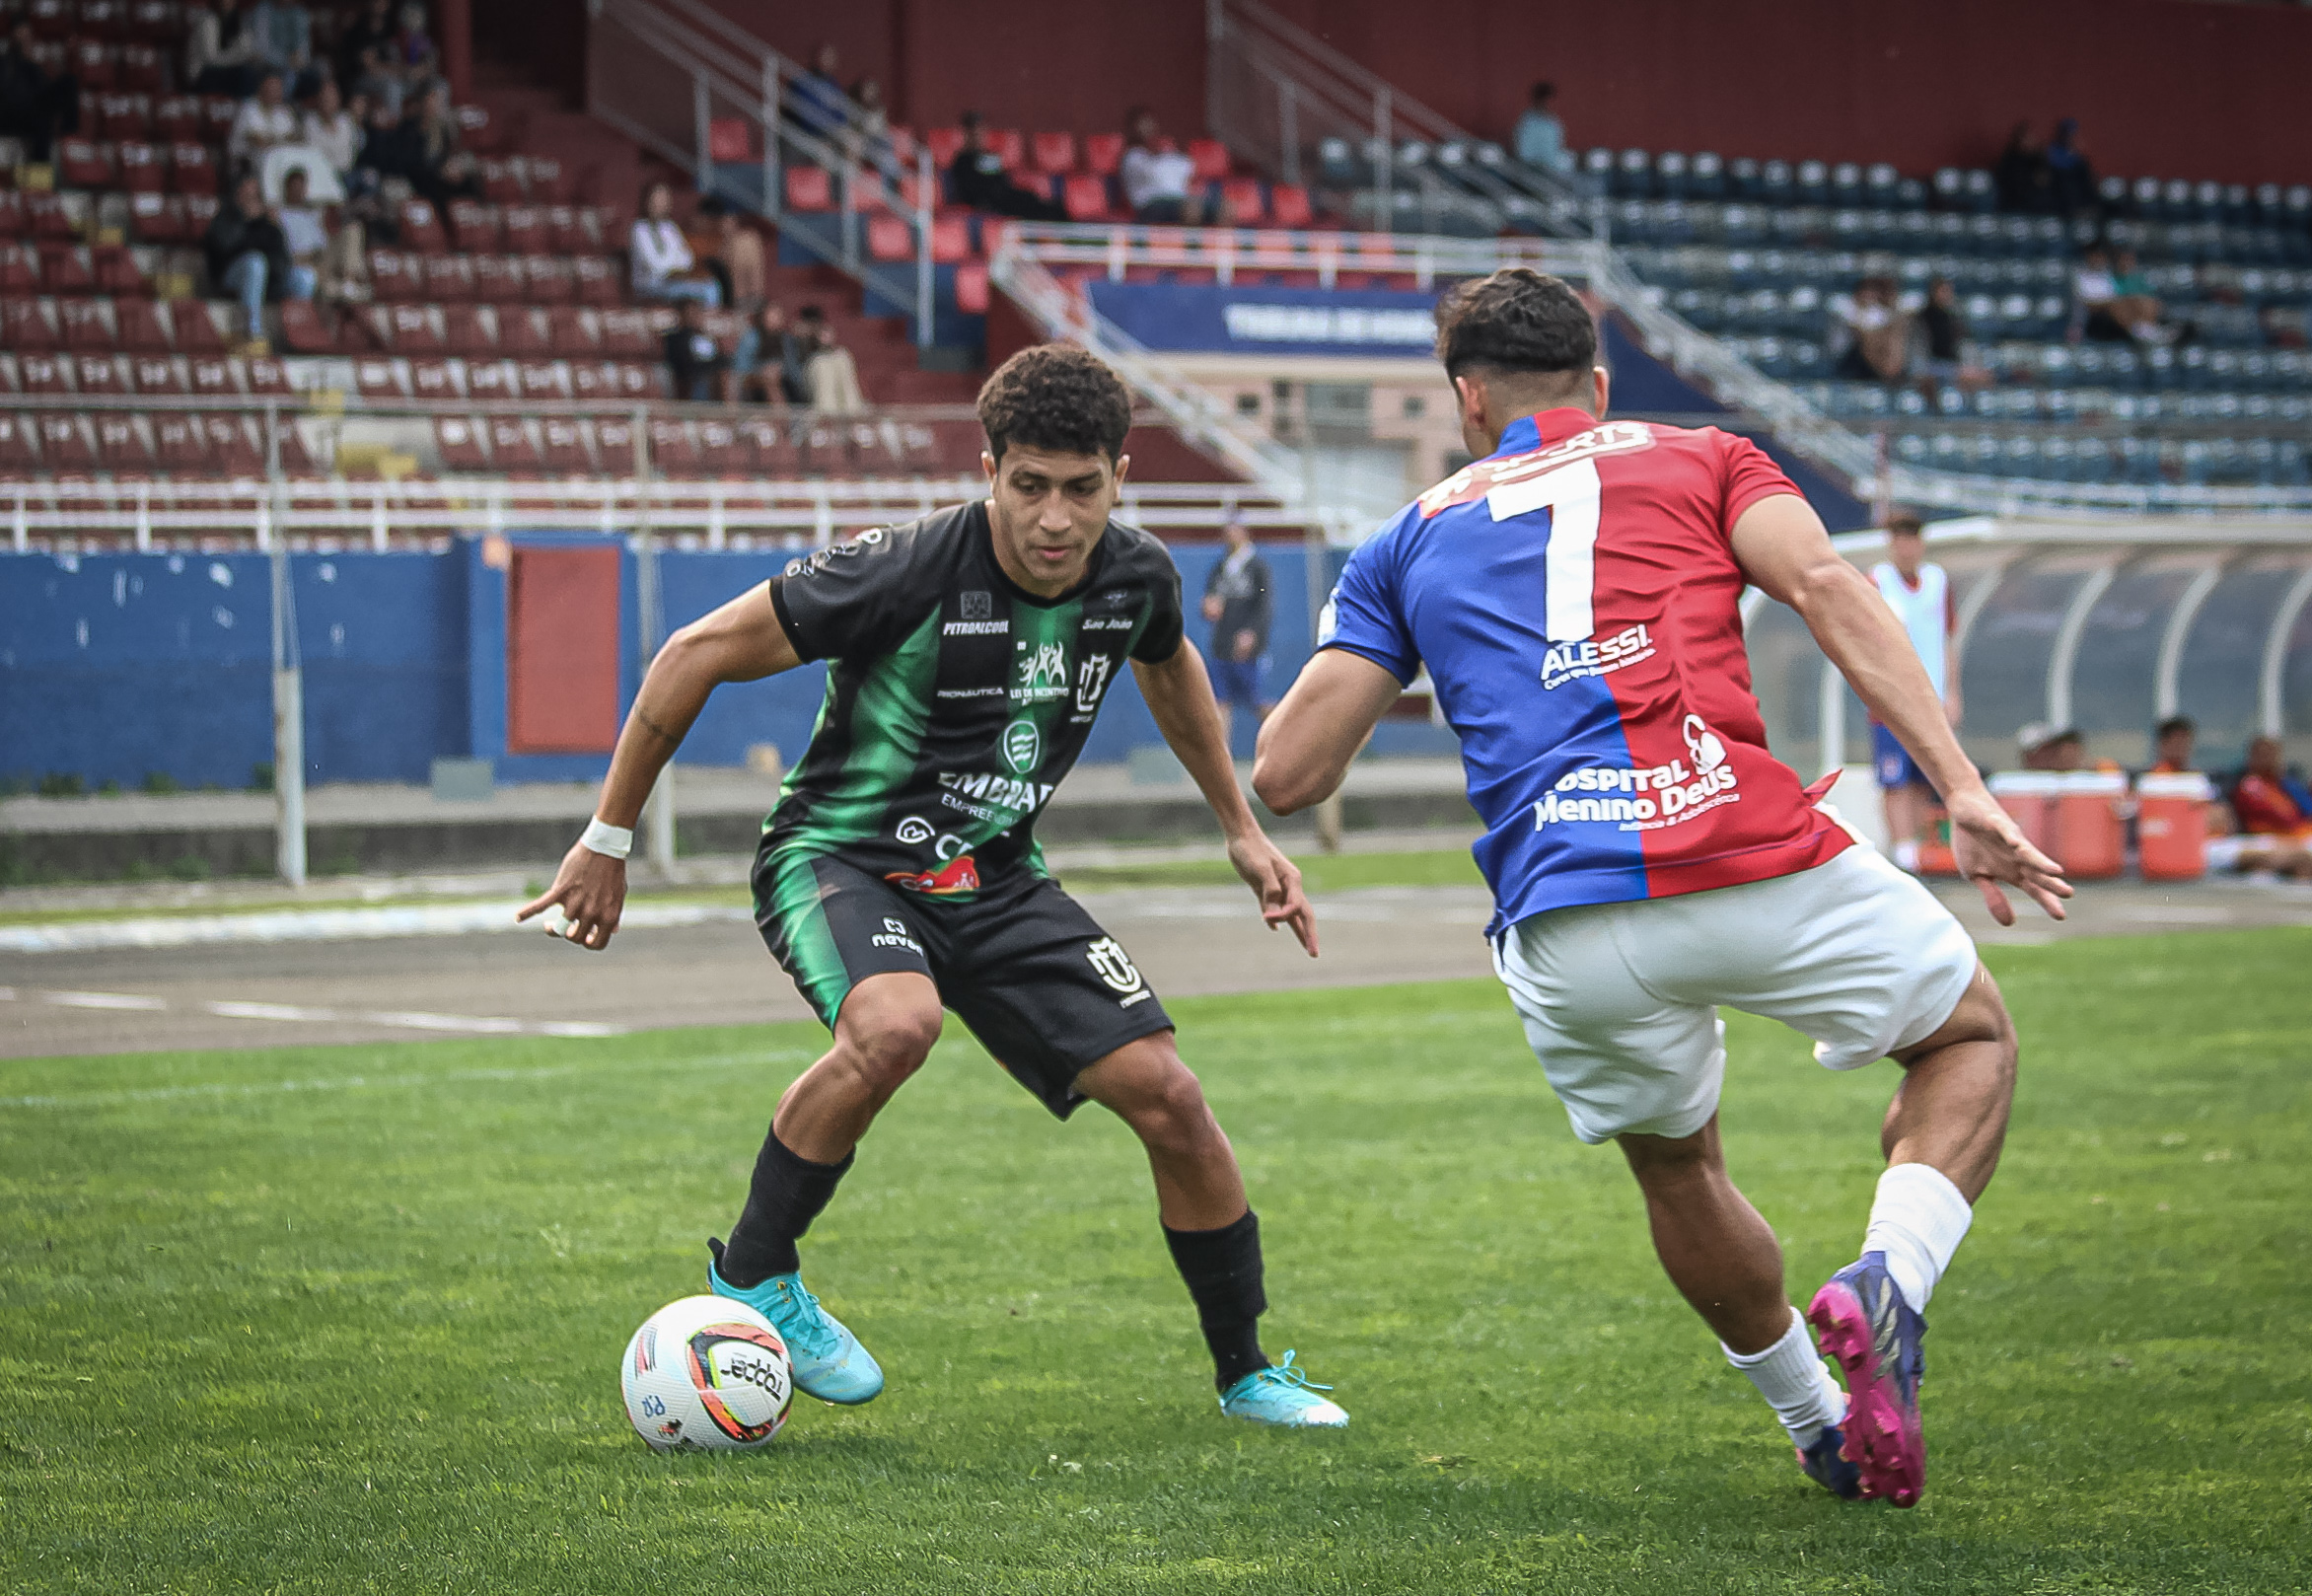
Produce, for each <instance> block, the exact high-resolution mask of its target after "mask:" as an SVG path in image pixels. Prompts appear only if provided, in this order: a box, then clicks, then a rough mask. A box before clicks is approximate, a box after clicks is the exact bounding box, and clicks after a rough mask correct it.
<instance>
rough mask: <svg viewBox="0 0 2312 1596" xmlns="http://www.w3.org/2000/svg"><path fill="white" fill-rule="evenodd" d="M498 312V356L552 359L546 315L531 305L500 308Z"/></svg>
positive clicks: (551, 344) (552, 350)
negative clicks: (545, 323)
mask: <svg viewBox="0 0 2312 1596" xmlns="http://www.w3.org/2000/svg"><path fill="white" fill-rule="evenodd" d="M497 311H498V353H500V354H503V355H511V356H514V357H515V358H517V359H519V358H521V357H523V356H531V357H535V358H537V359H542V360H543V359H550V358H552V356H553V352H554V345H553V339H552V337H551V336H550V335H549V334H548V332H547V329H546V326H545V325H544V313H543V312H542V311H540V310H535V309H533V308H532V307H530V306H528V305H500V306H499V307H498V308H497Z"/></svg>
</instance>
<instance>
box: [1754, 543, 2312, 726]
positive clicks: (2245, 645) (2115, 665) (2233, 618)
mask: <svg viewBox="0 0 2312 1596" xmlns="http://www.w3.org/2000/svg"><path fill="white" fill-rule="evenodd" d="M1927 536H1928V544H1929V548H1928V558H1930V559H1932V560H1934V561H1936V562H1937V563H1939V564H1941V565H1942V566H1943V567H1944V568H1945V569H1946V570H1947V571H1948V572H1949V573H1950V578H1951V591H1952V595H1953V600H1954V603H1955V605H1956V609H1957V616H1956V626H1957V632H1958V640H1957V653H1958V657H1959V660H1960V688H1961V693H1962V701H1963V707H1964V717H1963V719H1962V721H1961V723H1960V727H1959V732H1960V741H1961V743H1962V744H1963V745H1964V746H1965V748H1966V750H1967V752H1968V754H1969V756H1970V757H1971V758H1973V759H1974V760H1975V761H1976V762H1977V763H1979V764H1982V765H1984V766H1985V767H1987V768H1990V769H1997V768H2002V767H2007V766H2011V765H2013V764H2015V763H2016V762H2017V761H2018V758H2019V751H2018V749H2017V747H2016V743H2015V737H2016V733H2017V732H2018V731H2019V730H2021V729H2022V728H2023V727H2024V726H2026V725H2030V724H2033V723H2044V724H2047V725H2050V726H2056V727H2064V728H2072V729H2076V730H2078V731H2079V732H2081V733H2082V734H2083V735H2084V737H2085V738H2086V741H2087V748H2088V753H2089V756H2090V757H2091V758H2093V759H2109V760H2113V761H2116V762H2120V763H2122V764H2132V765H2140V764H2143V763H2146V762H2148V761H2149V758H2150V752H2149V746H2150V734H2151V729H2152V727H2153V726H2154V725H2155V724H2156V723H2157V722H2158V721H2159V720H2161V719H2163V718H2165V717H2167V716H2169V715H2176V714H2183V715H2189V716H2191V717H2192V718H2193V719H2194V720H2195V721H2196V722H2198V725H2199V730H2200V744H2201V748H2202V751H2203V759H2204V762H2206V763H2207V764H2208V766H2209V767H2210V768H2223V767H2224V766H2226V765H2227V764H2230V765H2236V764H2237V763H2238V762H2239V760H2240V757H2241V754H2242V752H2243V750H2244V748H2245V745H2246V743H2247V741H2248V739H2250V738H2251V737H2256V736H2274V737H2279V738H2281V739H2282V740H2283V742H2284V743H2285V744H2286V746H2287V749H2288V753H2289V756H2290V757H2291V758H2292V759H2297V760H2301V759H2304V758H2306V757H2307V755H2312V519H2294V520H2260V519H2250V518H2237V517H2226V518H2208V519H2192V518H2181V517H2161V518H2127V519H2119V520H2082V519H2066V518H2058V517H2044V516H2042V517H2029V516H2018V517H1988V516H1985V517H1969V518H1965V519H1958V520H1949V521H1943V522H1939V523H1931V524H1930V525H1929V526H1928V528H1927ZM1839 543H1840V544H1841V545H1842V550H1843V551H1844V552H1845V553H1846V554H1847V556H1848V557H1849V558H1851V559H1854V560H1856V561H1857V562H1858V563H1861V564H1863V565H1865V566H1867V565H1869V564H1870V563H1872V562H1873V561H1874V559H1875V557H1876V554H1877V552H1878V550H1879V549H1880V548H1881V547H1882V546H1883V541H1882V537H1881V535H1880V534H1878V533H1854V534H1849V535H1847V536H1846V537H1843V538H1842V539H1840V540H1839ZM1744 611H1745V614H1746V616H1747V617H1748V619H1749V633H1750V656H1751V668H1752V674H1753V678H1754V685H1755V687H1756V689H1757V691H1758V695H1759V702H1760V705H1761V708H1762V709H1763V710H1764V712H1765V715H1766V723H1767V735H1768V739H1769V742H1770V745H1771V746H1772V747H1773V749H1774V751H1775V753H1776V754H1777V755H1779V756H1780V757H1782V758H1783V759H1785V760H1788V761H1789V762H1792V763H1794V764H1796V765H1798V766H1799V767H1801V768H1802V769H1809V770H1823V769H1828V768H1830V767H1831V766H1833V765H1841V764H1844V763H1846V762H1849V761H1850V760H1853V759H1857V758H1860V757H1862V756H1863V755H1864V754H1865V753H1866V751H1867V749H1868V746H1869V742H1868V739H1869V727H1868V720H1867V717H1866V715H1865V713H1864V711H1863V708H1862V705H1861V703H1860V702H1859V701H1858V700H1856V698H1855V697H1854V695H1853V693H1852V692H1851V691H1850V690H1849V689H1847V688H1846V686H1845V684H1844V683H1843V682H1842V680H1840V678H1839V676H1838V674H1837V673H1836V672H1835V671H1833V670H1832V669H1831V668H1830V666H1829V663H1828V662H1827V661H1826V660H1825V659H1824V657H1823V655H1822V652H1821V650H1820V649H1818V648H1816V646H1815V644H1814V640H1813V638H1812V637H1811V636H1809V635H1808V634H1807V631H1806V628H1805V626H1804V624H1803V623H1802V622H1801V621H1800V620H1799V618H1798V617H1797V616H1796V615H1795V614H1793V613H1792V612H1790V611H1789V610H1786V609H1784V608H1783V607H1782V606H1780V605H1777V604H1773V603H1770V602H1769V601H1768V600H1767V599H1766V598H1765V596H1764V595H1763V594H1757V593H1753V594H1751V595H1749V596H1748V597H1747V598H1746V600H1745V603H1744Z"/></svg>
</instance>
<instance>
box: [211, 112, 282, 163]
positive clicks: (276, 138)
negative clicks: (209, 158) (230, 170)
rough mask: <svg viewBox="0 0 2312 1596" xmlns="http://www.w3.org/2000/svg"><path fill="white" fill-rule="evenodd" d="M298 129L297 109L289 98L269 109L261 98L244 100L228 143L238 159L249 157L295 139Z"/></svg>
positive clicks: (227, 139) (235, 118)
mask: <svg viewBox="0 0 2312 1596" xmlns="http://www.w3.org/2000/svg"><path fill="white" fill-rule="evenodd" d="M297 132H298V129H297V112H296V111H295V110H293V109H290V107H289V105H288V103H287V102H283V103H282V104H280V105H278V106H275V107H273V108H272V109H270V110H267V109H265V105H264V102H263V101H261V100H244V101H243V102H242V103H241V111H240V113H239V114H238V115H236V116H235V117H234V118H233V131H232V133H231V134H229V135H228V136H227V138H226V143H227V145H228V146H229V147H230V148H231V149H232V151H233V154H234V157H235V158H236V159H237V160H244V161H246V160H247V159H249V157H251V156H252V155H256V154H260V153H262V152H263V151H266V150H269V149H271V148H272V147H273V146H274V145H276V144H294V143H296V142H297Z"/></svg>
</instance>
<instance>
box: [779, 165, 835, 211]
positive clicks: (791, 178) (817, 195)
mask: <svg viewBox="0 0 2312 1596" xmlns="http://www.w3.org/2000/svg"><path fill="white" fill-rule="evenodd" d="M786 190H787V209H789V210H797V211H831V210H833V209H834V179H833V178H832V177H831V176H830V175H829V174H828V172H827V170H826V168H824V167H789V168H787V171H786Z"/></svg>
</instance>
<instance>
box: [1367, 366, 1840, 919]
mask: <svg viewBox="0 0 2312 1596" xmlns="http://www.w3.org/2000/svg"><path fill="white" fill-rule="evenodd" d="M1797 491H1798V489H1797V488H1796V487H1795V486H1793V485H1792V484H1791V481H1790V479H1789V478H1788V477H1787V476H1785V475H1783V474H1782V472H1781V470H1780V469H1779V468H1778V467H1776V466H1775V465H1774V463H1773V462H1772V461H1771V460H1770V459H1768V457H1767V456H1766V454H1765V453H1764V452H1763V451H1762V450H1760V449H1759V448H1758V446H1757V445H1755V444H1753V443H1751V442H1750V441H1749V440H1748V439H1745V438H1739V437H1735V436H1733V435H1732V434H1729V433H1725V432H1721V431H1719V430H1718V429H1716V428H1715V427H1703V428H1698V429H1688V428H1684V427H1672V426H1662V425H1659V424H1656V423H1654V422H1648V421H1606V422H1599V421H1596V420H1594V419H1592V418H1591V416H1590V415H1589V414H1588V413H1587V412H1586V411H1583V410H1577V409H1557V410H1548V411H1544V412H1543V413H1542V414H1540V415H1537V416H1530V417H1525V418H1522V419H1520V420H1517V421H1513V422H1511V423H1510V425H1509V427H1508V429H1507V430H1506V431H1505V432H1504V433H1503V434H1502V436H1501V446H1500V448H1499V449H1498V450H1497V451H1495V452H1494V453H1493V454H1492V455H1490V456H1488V457H1486V458H1485V459H1483V460H1481V461H1478V462H1477V463H1475V464H1474V465H1471V466H1469V467H1467V468H1466V469H1464V470H1462V471H1460V472H1456V473H1455V474H1454V475H1453V476H1451V477H1449V478H1447V479H1446V480H1445V481H1443V482H1440V483H1438V484H1437V486H1435V487H1433V488H1431V489H1430V490H1429V491H1428V492H1426V493H1424V494H1422V495H1421V497H1420V498H1419V499H1417V500H1415V501H1414V502H1413V503H1412V504H1409V505H1408V506H1407V507H1406V508H1405V509H1404V510H1403V511H1401V512H1400V513H1399V514H1398V515H1397V516H1396V518H1395V519H1393V520H1392V521H1390V522H1389V524H1388V525H1387V526H1385V527H1383V528H1382V529H1381V531H1380V532H1379V533H1377V534H1376V535H1375V536H1374V537H1373V538H1372V539H1371V541H1369V542H1368V543H1366V544H1364V545H1363V546H1361V547H1360V548H1358V549H1357V550H1356V552H1355V553H1354V554H1352V555H1351V556H1350V557H1349V561H1348V564H1347V566H1346V568H1345V569H1343V570H1342V572H1341V573H1340V581H1339V583H1338V584H1337V586H1336V587H1335V588H1334V591H1333V599H1332V602H1331V603H1330V604H1329V605H1327V607H1326V614H1325V617H1324V621H1323V627H1322V638H1321V644H1322V646H1325V647H1330V648H1344V649H1347V650H1349V651H1350V652H1351V653H1355V654H1359V655H1362V656H1363V657H1364V658H1366V659H1369V660H1371V661H1373V663H1375V664H1376V665H1379V666H1381V667H1382V668H1383V669H1384V670H1387V671H1389V672H1390V673H1392V674H1393V675H1395V676H1396V678H1397V680H1398V681H1400V682H1403V683H1410V682H1411V681H1412V680H1413V679H1414V677H1415V676H1416V675H1417V674H1418V673H1419V671H1420V668H1421V666H1422V664H1423V663H1426V664H1427V666H1428V670H1429V678H1430V681H1431V682H1432V684H1433V685H1434V687H1435V690H1436V694H1437V705H1438V708H1439V709H1440V711H1441V712H1442V713H1443V715H1444V717H1445V719H1446V721H1447V722H1448V723H1449V724H1450V725H1451V726H1452V727H1453V729H1454V731H1455V733H1456V734H1458V735H1459V737H1460V738H1461V753H1462V763H1463V767H1464V769H1465V770H1466V772H1467V775H1468V780H1469V797H1470V802H1471V803H1472V804H1473V805H1475V806H1476V808H1477V811H1478V815H1479V817H1480V818H1481V820H1482V821H1483V822H1484V826H1485V834H1484V835H1483V836H1482V837H1481V839H1480V840H1479V842H1478V844H1477V847H1476V849H1475V852H1476V856H1477V861H1478V865H1479V868H1480V869H1481V870H1482V871H1483V872H1484V875H1485V880H1486V881H1487V882H1488V883H1489V884H1490V885H1491V887H1492V889H1493V901H1494V906H1495V908H1494V917H1493V923H1492V925H1491V926H1490V927H1489V928H1488V932H1487V934H1488V935H1490V934H1493V933H1494V932H1497V931H1499V930H1500V928H1501V927H1503V926H1505V925H1512V924H1515V923H1516V922H1517V921H1519V920H1522V919H1525V918H1528V917H1529V916H1531V915H1535V914H1540V913H1544V912H1546V911H1548V910H1550V909H1553V908H1569V907H1575V906H1577V905H1581V904H1611V903H1625V902H1627V901H1629V900H1632V899H1641V898H1668V897H1672V896H1675V895H1676V894H1679V893H1690V892H1703V891H1706V890H1708V889H1710V888H1713V887H1731V886H1736V885H1739V884H1740V883H1743V882H1747V881H1763V880H1767V879H1769V878H1770V877H1774V876H1782V875H1788V874H1790V873H1792V872H1794V871H1798V870H1804V869H1808V868H1810V867H1812V866H1814V865H1817V864H1820V863H1822V862H1823V861H1824V860H1826V859H1829V858H1831V857H1832V856H1833V855H1835V854H1837V853H1839V852H1840V851H1842V849H1844V848H1845V847H1846V846H1847V845H1848V843H1849V842H1850V841H1851V840H1852V838H1851V837H1850V836H1849V835H1848V834H1847V833H1846V832H1845V830H1844V829H1843V828H1842V827H1841V826H1840V825H1839V824H1838V823H1837V822H1836V821H1835V820H1833V819H1832V818H1831V817H1830V816H1828V815H1826V814H1824V813H1823V812H1822V811H1821V810H1819V809H1817V808H1816V807H1815V806H1814V804H1813V803H1812V802H1811V801H1810V800H1809V798H1808V797H1807V795H1806V793H1805V791H1804V790H1803V783H1802V782H1801V781H1800V780H1799V778H1798V775H1797V772H1795V771H1793V770H1792V769H1791V768H1790V767H1789V766H1788V765H1786V764H1783V763H1782V762H1780V761H1778V760H1776V759H1775V758H1774V757H1773V756H1772V755H1770V754H1769V753H1768V752H1767V737H1766V726H1765V723H1764V721H1763V720H1762V719H1761V717H1760V714H1759V707H1758V699H1757V698H1756V697H1755V696H1754V695H1753V694H1752V692H1751V689H1750V660H1749V656H1748V654H1747V653H1746V652H1745V651H1744V648H1743V638H1742V617H1741V612H1740V609H1739V605H1740V601H1741V597H1742V590H1743V586H1744V581H1743V576H1742V571H1741V569H1740V567H1739V566H1738V565H1737V564H1736V563H1735V560H1734V552H1733V548H1732V543H1731V535H1732V532H1733V527H1734V523H1735V521H1736V519H1737V518H1739V517H1740V516H1741V514H1742V512H1743V511H1745V510H1747V509H1748V508H1750V506H1751V505H1753V504H1755V503H1757V502H1758V501H1759V500H1760V499H1763V498H1767V497H1769V496H1770V495H1772V494H1776V493H1796V492H1797Z"/></svg>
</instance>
